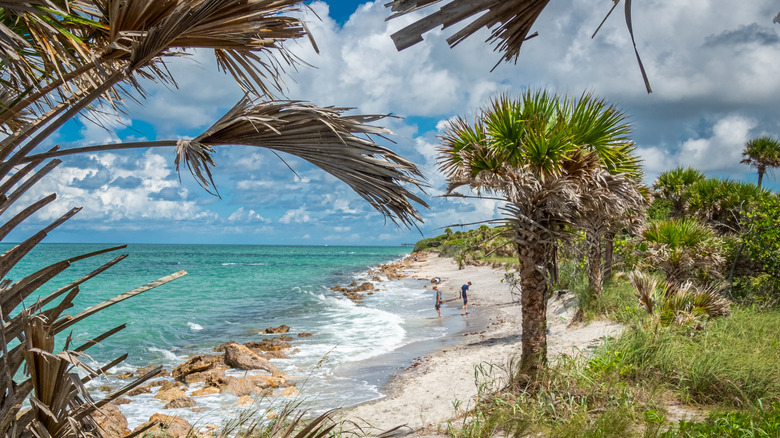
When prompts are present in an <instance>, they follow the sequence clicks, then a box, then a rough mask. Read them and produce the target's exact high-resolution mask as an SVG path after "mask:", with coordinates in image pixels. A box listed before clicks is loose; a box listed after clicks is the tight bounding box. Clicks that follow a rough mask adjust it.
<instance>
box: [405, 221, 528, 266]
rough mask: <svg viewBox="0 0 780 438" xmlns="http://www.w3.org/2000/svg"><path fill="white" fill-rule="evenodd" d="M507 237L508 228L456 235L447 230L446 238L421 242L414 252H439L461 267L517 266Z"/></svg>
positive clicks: (482, 227) (476, 230) (487, 228)
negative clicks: (480, 263)
mask: <svg viewBox="0 0 780 438" xmlns="http://www.w3.org/2000/svg"><path fill="white" fill-rule="evenodd" d="M447 230H449V232H447ZM506 234H507V228H506V227H495V228H491V227H489V226H487V225H482V226H480V227H479V228H477V229H475V230H468V231H455V232H453V231H452V230H451V229H450V228H447V229H446V230H445V234H441V235H439V236H436V237H432V238H428V239H423V240H420V241H418V242H417V243H416V244H415V245H414V251H429V250H435V251H439V254H440V255H441V256H442V257H451V258H453V259H455V260H458V262H460V263H474V262H477V261H486V262H491V263H492V262H501V263H516V262H517V255H516V254H515V251H514V246H513V245H512V243H511V241H510V239H509V238H508V237H506Z"/></svg>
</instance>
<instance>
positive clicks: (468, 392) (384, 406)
mask: <svg viewBox="0 0 780 438" xmlns="http://www.w3.org/2000/svg"><path fill="white" fill-rule="evenodd" d="M504 273H505V270H504V269H503V268H500V269H496V268H492V267H489V266H466V267H464V268H463V269H458V266H457V264H456V263H455V262H454V261H453V260H452V259H449V258H443V257H438V255H436V254H435V253H429V254H426V255H425V256H423V257H420V258H419V260H418V261H416V262H412V263H411V265H410V266H409V267H408V268H407V270H406V272H404V274H405V275H407V276H409V277H413V278H418V279H430V278H432V277H440V278H441V284H440V285H439V287H440V288H441V289H442V291H443V299H444V300H449V299H452V298H456V297H458V296H459V294H460V287H461V285H463V284H464V283H466V282H468V281H471V282H472V287H471V290H470V294H469V315H466V316H461V314H460V312H461V306H462V301H461V300H459V299H457V300H453V301H450V302H448V303H446V304H444V305H443V307H442V320H443V323H444V322H445V321H446V320H447V319H450V321H449V323H458V321H452V319H453V318H456V319H459V320H461V321H462V323H463V324H466V325H467V327H468V331H467V332H465V333H464V334H462V335H461V337H462V340H457V342H455V343H451V344H449V345H447V346H445V347H442V348H441V349H439V350H438V351H436V352H434V353H432V354H430V355H428V356H426V357H423V358H421V360H419V361H418V362H416V363H415V364H414V366H411V367H409V368H408V369H406V370H404V371H402V372H401V373H399V374H396V375H394V376H392V377H391V378H390V381H389V383H388V385H387V387H386V388H384V391H383V393H384V394H386V396H385V397H384V398H381V399H379V400H375V401H372V402H368V403H364V404H361V405H358V406H355V407H352V408H349V409H346V410H344V411H343V412H342V414H341V416H342V417H343V418H346V419H351V420H356V421H358V422H360V423H362V424H368V425H370V426H372V427H375V428H377V429H378V430H387V429H390V428H393V427H396V426H400V425H405V428H406V431H407V432H409V433H412V434H416V435H428V436H430V435H436V434H444V433H445V432H446V427H447V423H448V422H449V421H452V422H453V424H456V420H457V419H458V418H462V417H463V414H464V412H465V411H467V410H468V409H470V408H472V407H473V406H474V401H475V399H476V396H477V392H478V385H479V386H481V387H483V388H484V387H489V388H499V387H500V386H501V385H502V380H503V377H504V376H505V375H506V373H505V372H503V371H502V368H503V369H505V368H506V365H507V364H508V363H509V362H510V361H511V360H512V359H513V358H516V357H519V352H520V345H521V332H520V327H521V325H520V322H521V309H520V304H519V302H518V303H516V302H513V296H512V293H511V291H510V287H509V286H508V285H507V284H506V283H502V281H501V280H502V279H503V278H504ZM426 288H427V289H431V286H426ZM431 300H432V301H431V314H432V315H433V316H435V315H436V312H435V310H433V292H432V291H431ZM518 300H519V297H518ZM575 312H576V302H575V297H573V296H572V294H570V293H569V294H563V295H562V296H561V297H560V298H557V297H556V298H553V299H551V301H550V303H549V307H548V327H549V334H548V342H549V354H550V357H551V358H553V357H554V356H555V355H558V354H560V353H564V352H565V353H569V354H579V353H580V352H581V351H583V350H585V349H587V348H588V347H591V346H593V345H594V344H596V343H598V342H600V340H601V339H602V338H603V337H604V336H607V335H613V334H615V333H617V332H618V331H619V330H620V326H619V325H617V324H613V323H610V322H604V321H596V322H591V323H589V324H587V325H583V324H574V325H572V324H571V318H572V317H573V315H574V313H575ZM491 370H492V372H491ZM483 371H486V372H483Z"/></svg>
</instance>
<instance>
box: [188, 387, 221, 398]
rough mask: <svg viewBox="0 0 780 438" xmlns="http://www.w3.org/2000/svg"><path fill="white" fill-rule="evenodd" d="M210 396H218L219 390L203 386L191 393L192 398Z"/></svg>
mask: <svg viewBox="0 0 780 438" xmlns="http://www.w3.org/2000/svg"><path fill="white" fill-rule="evenodd" d="M211 394H219V388H217V387H216V386H205V387H203V388H201V389H198V390H196V391H193V393H192V396H193V397H201V396H204V395H211Z"/></svg>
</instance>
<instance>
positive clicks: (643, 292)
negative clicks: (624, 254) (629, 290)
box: [628, 270, 658, 315]
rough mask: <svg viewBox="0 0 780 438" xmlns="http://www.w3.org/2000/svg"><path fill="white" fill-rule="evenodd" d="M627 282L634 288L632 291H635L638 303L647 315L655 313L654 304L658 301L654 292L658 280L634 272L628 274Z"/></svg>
mask: <svg viewBox="0 0 780 438" xmlns="http://www.w3.org/2000/svg"><path fill="white" fill-rule="evenodd" d="M628 280H629V281H630V282H631V285H632V286H634V289H636V293H637V298H639V303H640V304H641V305H642V307H643V308H644V309H645V310H646V311H647V313H649V314H651V315H652V314H653V312H654V311H655V305H656V302H657V301H658V297H657V296H656V292H655V291H656V289H657V288H658V279H656V278H654V277H652V276H650V275H648V274H646V273H644V272H642V271H636V270H634V271H631V272H630V273H629V274H628Z"/></svg>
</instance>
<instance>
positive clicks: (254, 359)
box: [225, 342, 279, 374]
mask: <svg viewBox="0 0 780 438" xmlns="http://www.w3.org/2000/svg"><path fill="white" fill-rule="evenodd" d="M225 364H227V365H228V366H230V367H232V368H238V369H240V370H265V371H268V372H269V373H271V374H277V373H278V372H279V370H278V369H277V368H276V365H274V364H272V363H271V361H269V360H267V359H263V358H262V357H260V356H258V355H257V354H255V353H254V352H252V350H250V349H249V348H247V347H245V346H243V345H239V344H236V343H235V342H233V343H228V344H227V345H225Z"/></svg>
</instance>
